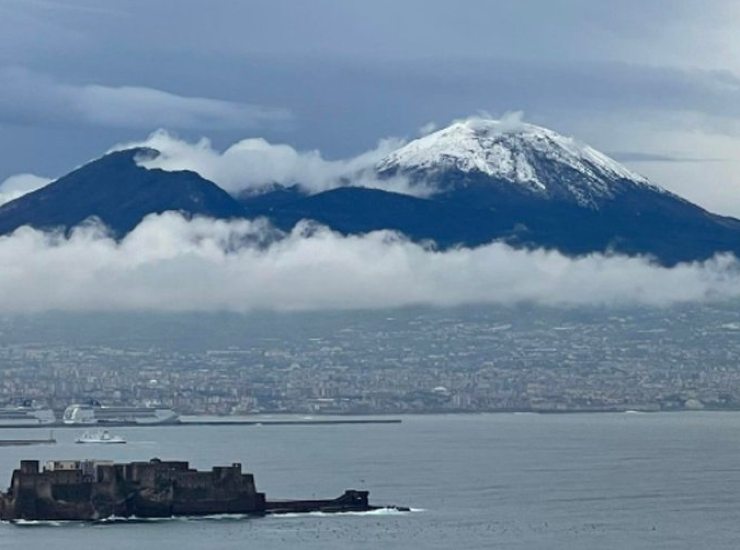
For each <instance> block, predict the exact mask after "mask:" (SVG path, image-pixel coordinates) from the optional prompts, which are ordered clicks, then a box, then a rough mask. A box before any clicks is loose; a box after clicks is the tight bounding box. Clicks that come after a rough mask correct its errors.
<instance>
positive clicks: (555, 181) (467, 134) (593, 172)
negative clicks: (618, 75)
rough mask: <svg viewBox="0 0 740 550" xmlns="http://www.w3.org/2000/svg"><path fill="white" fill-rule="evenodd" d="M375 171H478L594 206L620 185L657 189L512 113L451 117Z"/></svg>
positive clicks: (420, 174) (429, 174)
mask: <svg viewBox="0 0 740 550" xmlns="http://www.w3.org/2000/svg"><path fill="white" fill-rule="evenodd" d="M377 170H378V172H379V173H381V174H391V173H402V174H407V175H409V176H411V177H412V178H413V179H415V180H420V179H425V178H431V179H432V180H440V179H441V178H440V176H441V175H443V174H446V173H449V172H451V171H452V172H457V173H458V174H460V173H461V174H463V175H470V176H471V177H474V176H484V177H488V178H492V179H495V180H496V181H498V182H505V183H510V184H516V187H517V188H518V190H519V191H525V192H529V193H533V194H535V195H540V196H543V197H547V198H555V197H558V198H561V199H566V200H568V201H569V202H575V203H577V204H580V205H581V206H595V205H596V204H597V203H598V202H599V201H600V200H603V199H605V198H609V197H612V196H614V194H615V193H616V192H617V191H618V190H619V188H622V187H624V186H625V185H627V186H647V187H650V188H652V189H653V190H656V191H662V189H661V188H659V187H657V186H654V185H652V184H650V183H649V182H648V181H647V180H646V179H645V178H644V177H642V176H640V175H639V174H636V173H634V172H632V171H631V170H629V169H628V168H626V167H625V166H623V165H621V164H620V163H618V162H617V161H615V160H613V159H611V158H609V157H608V156H607V155H605V154H603V153H600V152H599V151H597V150H596V149H594V148H592V147H590V146H588V145H586V144H584V143H581V142H579V141H577V140H575V139H573V138H570V137H566V136H563V135H560V134H558V133H557V132H554V131H552V130H549V129H547V128H543V127H540V126H536V125H534V124H528V123H525V122H522V121H521V120H519V119H517V118H512V117H505V118H503V119H501V120H493V119H486V118H468V119H465V120H460V121H457V122H454V123H453V124H451V125H450V126H447V127H446V128H443V129H441V130H438V131H436V132H434V133H431V134H428V135H426V136H423V137H421V138H419V139H416V140H414V141H411V142H409V143H408V144H406V145H404V146H403V147H401V148H400V149H397V150H396V151H394V152H392V153H391V154H390V155H388V156H387V157H386V158H384V159H383V160H381V162H380V163H378V165H377ZM457 179H459V178H457ZM442 190H444V188H443V189H442Z"/></svg>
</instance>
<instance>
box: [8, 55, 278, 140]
mask: <svg viewBox="0 0 740 550" xmlns="http://www.w3.org/2000/svg"><path fill="white" fill-rule="evenodd" d="M0 80H2V82H3V86H2V87H0V120H6V121H11V122H44V123H50V122H51V123H53V122H57V123H65V124H70V123H73V124H78V123H84V124H92V125H97V126H107V127H117V128H152V127H155V128H156V127H157V126H169V127H171V128H195V129H206V128H218V129H223V128H254V127H259V126H262V125H264V124H267V123H285V122H287V121H289V120H290V119H291V114H290V112H289V111H287V110H286V109H280V108H272V107H264V106H260V105H252V104H249V103H239V102H234V101H224V100H221V99H212V98H206V97H193V96H182V95H177V94H174V93H171V92H167V91H163V90H157V89H154V88H146V87H141V86H103V85H99V84H82V85H77V84H67V83H61V82H57V81H56V80H54V79H52V78H50V77H48V76H46V75H43V74H39V73H34V72H31V71H28V70H25V69H19V68H7V67H6V68H3V69H0Z"/></svg>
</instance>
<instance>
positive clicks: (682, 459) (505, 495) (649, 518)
mask: <svg viewBox="0 0 740 550" xmlns="http://www.w3.org/2000/svg"><path fill="white" fill-rule="evenodd" d="M116 432H117V433H120V434H121V435H123V436H125V437H126V438H127V439H128V444H127V445H117V446H115V448H112V447H105V446H82V445H75V444H74V438H75V436H76V435H77V432H76V431H75V430H71V429H63V430H57V431H56V433H55V437H56V438H57V439H58V440H59V443H58V444H57V445H54V446H38V447H9V448H2V449H0V477H2V480H1V481H0V482H1V483H2V485H3V486H6V485H7V483H8V482H9V480H10V473H11V471H12V469H13V468H14V467H16V466H17V464H18V461H19V460H20V459H22V458H35V459H40V460H46V459H49V458H79V457H90V458H111V459H116V460H120V461H129V460H147V459H149V458H152V457H159V458H163V459H184V460H189V461H190V462H191V464H192V465H193V466H196V467H198V468H210V467H211V466H213V465H219V464H222V465H227V464H231V463H232V462H242V463H243V466H244V469H245V470H246V471H251V472H253V473H254V474H255V476H256V481H257V485H258V488H259V489H260V490H262V491H264V492H266V493H267V495H268V497H270V498H332V497H335V496H338V495H339V494H341V493H342V491H344V490H345V489H347V488H356V489H368V490H370V497H371V502H373V503H374V504H397V505H402V506H409V507H411V508H412V509H413V511H411V512H398V511H394V510H380V511H376V512H370V513H352V514H336V515H332V514H317V513H313V514H290V515H287V516H275V517H265V518H250V517H241V516H210V517H205V518H192V519H189V518H176V519H166V520H147V521H139V520H117V519H114V520H112V521H106V522H100V523H94V524H90V523H77V522H56V523H53V522H27V523H26V524H23V525H11V524H7V523H4V524H0V547H2V548H29V549H35V548H51V547H53V548H54V549H55V550H67V549H70V550H71V549H74V550H79V549H80V548H101V549H124V548H126V549H128V548H141V549H144V548H157V549H158V550H166V549H170V548H173V549H175V548H176V549H178V550H187V549H194V548H213V549H232V548H234V549H236V548H239V549H242V548H259V549H261V550H266V549H273V548H304V549H343V550H344V549H347V548H424V549H426V548H455V549H457V548H507V549H511V548H514V549H516V548H527V549H529V548H543V549H544V548H547V549H568V550H573V549H594V548H600V549H604V548H615V549H616V548H619V549H624V548H629V549H636V548H645V549H648V548H649V549H660V548H666V549H669V548H670V549H676V548H696V547H697V546H700V547H703V548H708V549H721V548H727V549H730V548H732V549H735V548H737V547H738V545H739V544H740V413H712V412H692V413H653V414H619V413H614V414H611V413H603V414H568V415H538V414H482V415H429V416H406V417H403V423H401V424H385V425H332V426H214V427H204V426H193V427H178V428H171V427H169V428H168V427H157V428H128V429H120V430H116ZM38 433H39V432H38V431H37V430H25V431H24V430H3V433H2V434H0V436H1V437H33V436H34V435H37V434H38Z"/></svg>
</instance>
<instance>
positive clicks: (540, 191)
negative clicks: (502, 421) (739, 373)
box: [0, 119, 740, 265]
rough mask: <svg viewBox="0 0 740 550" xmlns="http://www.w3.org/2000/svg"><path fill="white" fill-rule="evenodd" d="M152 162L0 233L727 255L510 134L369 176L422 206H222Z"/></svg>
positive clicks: (648, 203) (590, 159) (424, 145)
mask: <svg viewBox="0 0 740 550" xmlns="http://www.w3.org/2000/svg"><path fill="white" fill-rule="evenodd" d="M157 154H159V153H158V152H157V151H154V150H150V149H147V150H142V149H136V148H135V149H129V150H124V151H117V152H115V153H110V154H108V155H105V156H103V157H101V158H100V159H97V160H95V161H92V162H90V163H88V164H86V165H84V166H82V167H80V168H78V169H76V170H73V171H72V172H70V173H69V174H67V175H66V176H63V177H61V178H59V179H58V180H56V181H54V182H52V183H50V184H49V185H47V186H46V187H43V188H41V189H39V190H37V191H34V192H32V193H29V194H27V195H24V196H22V197H20V198H18V199H16V200H14V201H11V202H8V203H6V204H4V205H2V206H0V235H3V234H7V233H10V232H12V231H14V230H15V229H17V228H19V227H21V226H24V225H30V226H33V227H36V228H39V229H44V230H47V229H59V228H61V229H64V230H69V229H71V228H73V227H75V226H77V225H79V224H81V223H84V222H85V220H88V219H90V218H91V217H95V218H98V219H100V220H101V221H102V222H104V223H105V224H106V225H108V227H109V228H110V229H111V231H112V234H113V235H115V236H116V237H118V238H122V237H124V236H125V235H126V234H127V233H128V232H129V231H131V230H132V229H133V228H134V227H136V225H137V224H138V223H139V222H140V221H141V220H142V219H143V218H144V217H145V216H147V215H148V214H151V213H158V212H165V211H168V210H176V211H180V212H183V213H184V214H186V215H188V216H195V215H199V216H208V217H213V218H221V219H231V218H242V217H247V218H255V217H266V218H269V219H270V221H271V222H272V223H273V224H274V225H275V226H276V227H278V228H279V229H283V230H290V229H291V228H292V227H294V226H295V225H296V224H297V223H298V222H299V221H300V220H305V219H310V220H315V221H317V222H319V223H321V224H324V225H326V226H328V227H330V228H332V229H333V230H335V231H339V232H341V233H344V234H362V233H366V232H369V231H376V230H381V229H384V230H393V231H397V232H399V233H401V234H403V235H405V236H406V237H407V238H409V239H411V240H413V241H418V242H423V243H425V245H426V244H430V243H435V244H436V246H437V247H439V248H447V247H457V246H469V247H474V246H480V245H484V244H488V243H491V242H492V241H499V242H503V243H506V244H508V245H510V246H512V247H517V248H525V249H537V248H544V249H548V250H558V251H560V252H561V253H563V254H566V255H571V256H578V255H582V254H590V253H617V254H624V255H637V254H639V255H647V256H650V257H652V258H655V259H656V261H658V262H661V263H662V264H665V265H673V264H675V263H678V262H685V261H695V260H704V259H707V258H710V257H711V256H713V255H715V254H717V253H727V252H729V253H733V254H735V255H737V256H740V221H739V220H736V219H734V218H728V217H722V216H717V215H715V214H712V213H710V212H707V211H706V210H704V209H702V208H700V207H699V206H696V205H694V204H692V203H690V202H688V201H686V200H684V199H682V198H680V197H678V196H676V195H674V194H672V193H669V192H667V191H665V190H663V189H661V188H660V187H658V186H656V185H653V184H651V183H650V182H648V181H647V180H646V179H645V178H643V177H641V176H640V175H638V174H635V173H634V172H632V171H630V170H628V169H627V168H625V167H624V166H622V165H620V164H619V163H617V162H615V161H613V160H612V159H610V158H609V157H607V156H605V155H603V154H601V153H599V152H598V151H596V150H594V149H592V148H591V147H589V146H587V145H584V144H582V143H579V142H578V141H576V140H573V139H571V138H566V137H563V136H561V135H559V134H557V133H555V132H552V131H550V130H546V129H544V128H539V127H537V126H533V125H530V124H522V123H520V122H516V123H514V124H512V123H511V122H510V121H506V120H504V121H492V120H479V119H472V120H466V121H463V122H457V123H455V124H453V125H451V126H449V127H448V128H445V129H443V130H440V131H438V132H435V133H433V134H430V135H427V136H425V137H422V138H420V139H418V140H415V141H412V142H410V143H408V144H406V145H404V146H403V147H401V148H399V149H397V150H396V151H394V152H392V153H391V154H389V155H388V156H387V157H386V158H384V159H383V160H382V161H381V162H380V163H378V164H377V167H376V168H377V173H378V178H389V177H394V176H402V177H406V178H408V180H409V183H410V184H411V185H421V186H424V189H427V190H430V189H431V190H432V193H431V195H428V196H425V197H420V196H412V195H409V194H401V193H393V192H390V191H387V190H383V189H378V188H367V187H362V186H361V185H359V184H356V185H353V184H352V183H353V182H351V181H350V182H348V184H347V185H345V186H342V187H338V188H335V189H331V190H329V191H324V192H320V193H315V194H306V192H305V189H303V188H301V187H300V186H293V187H281V186H274V188H272V189H270V190H267V191H265V192H264V193H262V194H256V195H255V194H248V195H244V196H239V197H232V196H231V195H229V194H228V193H227V192H226V191H224V190H223V189H221V188H220V187H218V186H217V185H216V184H215V183H213V182H211V181H209V180H207V179H205V178H203V177H201V176H200V175H198V174H196V173H195V172H192V171H187V170H182V171H164V170H161V169H148V168H145V167H142V166H140V164H139V160H140V158H141V156H142V155H157ZM365 176H366V174H365ZM360 181H367V180H366V178H363V180H360ZM370 187H373V186H370ZM273 237H274V238H279V237H278V236H277V233H276V234H275V235H273V236H271V237H270V238H273Z"/></svg>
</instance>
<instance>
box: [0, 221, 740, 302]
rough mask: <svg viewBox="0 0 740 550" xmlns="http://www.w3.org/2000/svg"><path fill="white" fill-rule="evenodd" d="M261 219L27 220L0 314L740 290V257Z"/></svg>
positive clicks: (18, 235) (706, 297) (6, 258)
mask: <svg viewBox="0 0 740 550" xmlns="http://www.w3.org/2000/svg"><path fill="white" fill-rule="evenodd" d="M272 232H274V230H273V229H271V228H270V227H269V226H268V225H267V224H266V223H264V222H260V221H232V222H226V221H215V220H210V219H203V218H196V219H194V220H186V219H184V218H183V217H182V216H180V215H179V214H176V213H165V214H161V215H152V216H149V217H148V218H146V219H145V220H144V221H143V222H142V223H141V224H140V225H139V226H138V227H137V228H136V229H135V230H134V231H133V232H132V233H131V234H129V236H128V237H126V238H125V239H124V240H123V241H121V242H119V243H117V242H115V241H113V240H111V239H110V238H108V237H107V236H106V235H105V232H104V229H103V228H100V227H95V226H87V227H82V228H79V229H77V230H76V231H75V232H74V233H73V234H72V235H71V236H70V237H68V238H66V237H63V236H61V235H58V234H49V233H42V232H39V231H36V230H33V229H30V228H27V227H25V228H21V229H19V230H17V231H16V232H15V233H14V234H12V235H9V236H5V237H0V265H2V266H3V269H2V270H0V296H2V300H0V312H33V311H44V310H65V311H111V310H112V311H121V310H157V311H221V310H228V311H238V312H241V311H249V310H254V309H273V310H283V311H284V310H319V309H329V308H332V309H333V308H340V309H350V308H388V307H397V306H405V305H413V304H429V305H435V306H451V305H458V304H468V303H474V304H480V303H491V304H514V303H519V302H533V303H538V304H546V305H579V304H606V305H609V304H650V305H668V304H671V303H676V302H691V301H710V300H723V299H727V298H731V297H737V296H740V265H739V264H738V262H737V260H735V259H734V258H730V257H722V256H721V257H717V258H715V259H713V260H710V261H708V262H704V263H695V264H686V265H680V266H677V267H674V268H671V269H668V268H663V267H658V266H656V265H654V264H651V263H649V262H648V261H646V260H645V259H639V258H626V257H607V256H603V255H593V256H589V257H584V258H580V259H569V258H566V257H564V256H562V255H561V254H558V253H556V252H544V251H517V250H514V249H512V248H510V247H508V246H506V245H503V244H490V245H487V246H481V247H478V248H474V249H468V248H461V249H456V250H449V251H446V252H439V251H434V250H430V249H427V248H424V247H422V246H420V245H417V244H413V243H411V242H409V241H407V240H405V239H403V238H401V237H399V236H398V235H396V234H394V233H391V232H385V231H381V232H376V233H371V234H368V235H365V236H351V237H343V236H341V235H338V234H337V233H334V232H331V231H329V230H328V229H325V228H321V227H317V226H313V225H306V224H304V225H300V226H299V227H297V228H296V229H295V230H294V231H293V232H292V233H290V234H288V235H285V236H284V238H282V239H280V240H278V241H277V242H274V243H273V244H271V245H269V246H264V238H265V236H266V235H269V234H271V233H272Z"/></svg>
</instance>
